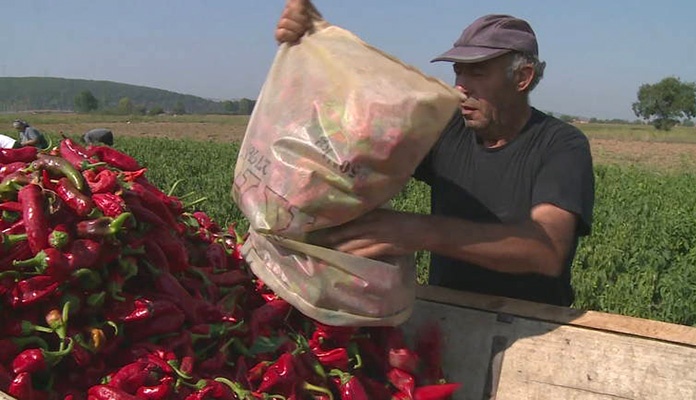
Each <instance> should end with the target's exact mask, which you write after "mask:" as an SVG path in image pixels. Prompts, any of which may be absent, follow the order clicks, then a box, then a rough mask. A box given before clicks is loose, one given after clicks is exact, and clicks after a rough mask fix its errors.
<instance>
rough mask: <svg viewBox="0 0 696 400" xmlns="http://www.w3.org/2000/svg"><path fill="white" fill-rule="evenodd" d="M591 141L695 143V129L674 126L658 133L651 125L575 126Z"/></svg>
mask: <svg viewBox="0 0 696 400" xmlns="http://www.w3.org/2000/svg"><path fill="white" fill-rule="evenodd" d="M576 126H577V127H578V128H580V129H581V130H582V131H583V132H584V133H585V134H586V135H587V136H588V137H589V138H591V139H613V140H625V141H641V142H662V143H696V128H694V127H685V126H676V127H674V128H673V129H672V130H670V131H667V132H665V131H658V130H657V129H655V128H654V127H653V126H651V125H628V124H577V125H576Z"/></svg>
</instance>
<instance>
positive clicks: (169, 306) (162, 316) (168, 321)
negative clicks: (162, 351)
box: [126, 299, 186, 342]
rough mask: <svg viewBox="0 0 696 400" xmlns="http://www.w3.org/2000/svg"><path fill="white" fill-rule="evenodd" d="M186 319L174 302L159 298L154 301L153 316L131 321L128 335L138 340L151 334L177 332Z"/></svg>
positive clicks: (127, 331)
mask: <svg viewBox="0 0 696 400" xmlns="http://www.w3.org/2000/svg"><path fill="white" fill-rule="evenodd" d="M185 320H186V317H185V315H184V314H183V312H182V311H181V310H180V309H179V307H177V306H176V305H175V304H174V303H172V302H170V301H167V300H162V299H158V300H155V301H153V302H152V318H151V319H148V320H145V321H133V322H131V323H129V324H128V325H127V326H126V335H127V336H128V337H129V338H130V339H131V340H132V341H136V342H137V341H139V340H143V339H147V338H149V337H151V336H157V335H163V334H167V333H171V332H177V331H178V330H179V329H180V328H181V326H182V325H183V324H184V321H185Z"/></svg>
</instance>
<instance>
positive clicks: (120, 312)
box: [106, 295, 155, 322]
mask: <svg viewBox="0 0 696 400" xmlns="http://www.w3.org/2000/svg"><path fill="white" fill-rule="evenodd" d="M131 296H132V295H129V296H127V297H126V299H125V300H123V301H116V302H114V303H113V304H111V305H110V306H109V307H108V309H107V310H106V312H107V317H108V319H109V320H112V321H115V322H134V321H145V320H148V319H151V318H152V317H153V314H154V312H155V311H154V305H153V303H152V301H150V300H148V299H146V298H142V297H141V298H137V299H133V298H132V297H131Z"/></svg>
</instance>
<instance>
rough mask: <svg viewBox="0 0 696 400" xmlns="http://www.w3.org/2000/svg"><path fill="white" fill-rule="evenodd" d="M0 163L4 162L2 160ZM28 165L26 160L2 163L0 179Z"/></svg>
mask: <svg viewBox="0 0 696 400" xmlns="http://www.w3.org/2000/svg"><path fill="white" fill-rule="evenodd" d="M32 161H33V160H32ZM0 164H2V163H1V162H0ZM26 167H27V163H26V162H24V161H15V162H11V163H9V164H2V166H1V167H0V179H3V178H5V177H6V176H7V175H9V174H11V173H13V172H17V171H19V170H21V169H24V168H26Z"/></svg>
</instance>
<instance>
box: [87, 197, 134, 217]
mask: <svg viewBox="0 0 696 400" xmlns="http://www.w3.org/2000/svg"><path fill="white" fill-rule="evenodd" d="M92 201H93V202H94V205H96V206H97V208H98V209H99V210H100V211H101V212H102V213H103V214H104V215H106V216H107V217H111V218H116V217H118V216H119V215H121V213H123V212H124V211H125V209H126V202H125V201H123V199H122V198H121V196H119V195H116V194H113V193H95V194H93V195H92Z"/></svg>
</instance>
